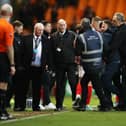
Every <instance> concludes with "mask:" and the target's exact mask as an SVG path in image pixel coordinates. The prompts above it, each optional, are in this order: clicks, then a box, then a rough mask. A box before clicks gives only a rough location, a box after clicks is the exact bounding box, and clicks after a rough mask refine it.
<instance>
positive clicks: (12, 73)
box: [10, 66, 16, 76]
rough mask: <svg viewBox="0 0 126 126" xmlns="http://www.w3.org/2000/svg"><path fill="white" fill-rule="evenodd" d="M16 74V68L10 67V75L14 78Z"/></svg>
mask: <svg viewBox="0 0 126 126" xmlns="http://www.w3.org/2000/svg"><path fill="white" fill-rule="evenodd" d="M15 72H16V69H15V66H11V67H10V74H11V75H12V76H13V75H14V74H15Z"/></svg>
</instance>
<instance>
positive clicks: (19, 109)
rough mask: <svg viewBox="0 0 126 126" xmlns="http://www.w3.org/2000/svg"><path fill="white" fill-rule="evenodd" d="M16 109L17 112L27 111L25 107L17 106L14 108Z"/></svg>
mask: <svg viewBox="0 0 126 126" xmlns="http://www.w3.org/2000/svg"><path fill="white" fill-rule="evenodd" d="M14 111H16V112H19V111H25V109H24V108H20V107H17V108H14Z"/></svg>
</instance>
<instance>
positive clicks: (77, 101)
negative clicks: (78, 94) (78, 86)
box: [72, 98, 80, 109]
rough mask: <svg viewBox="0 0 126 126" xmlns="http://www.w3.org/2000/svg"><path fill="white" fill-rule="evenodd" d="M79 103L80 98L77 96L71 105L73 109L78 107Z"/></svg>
mask: <svg viewBox="0 0 126 126" xmlns="http://www.w3.org/2000/svg"><path fill="white" fill-rule="evenodd" d="M79 103H80V98H77V99H76V100H75V102H74V103H73V105H72V107H73V109H76V108H78V107H79Z"/></svg>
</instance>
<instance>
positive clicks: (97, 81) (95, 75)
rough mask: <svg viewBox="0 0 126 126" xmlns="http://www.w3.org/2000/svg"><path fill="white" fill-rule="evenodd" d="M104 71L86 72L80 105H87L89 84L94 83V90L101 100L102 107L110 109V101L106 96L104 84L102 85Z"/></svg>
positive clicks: (82, 84)
mask: <svg viewBox="0 0 126 126" xmlns="http://www.w3.org/2000/svg"><path fill="white" fill-rule="evenodd" d="M101 71H102V70H101V69H99V70H93V71H92V72H86V71H85V75H84V77H83V78H82V80H81V87H82V97H81V102H80V104H81V105H82V106H83V105H86V99H87V94H88V83H89V81H91V82H92V85H93V88H94V89H95V92H96V94H97V96H98V98H99V100H100V105H101V106H102V107H108V101H107V99H106V97H105V95H104V91H103V87H102V83H101V73H102V72H101Z"/></svg>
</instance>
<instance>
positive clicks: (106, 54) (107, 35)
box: [101, 29, 120, 63]
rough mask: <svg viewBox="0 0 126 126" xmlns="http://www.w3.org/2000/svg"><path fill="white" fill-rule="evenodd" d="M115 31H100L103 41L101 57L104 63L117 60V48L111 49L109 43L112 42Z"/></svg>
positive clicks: (118, 58) (118, 57)
mask: <svg viewBox="0 0 126 126" xmlns="http://www.w3.org/2000/svg"><path fill="white" fill-rule="evenodd" d="M115 33H116V31H115V30H113V29H107V30H106V31H105V32H103V33H101V35H102V37H103V42H104V50H103V59H104V60H105V62H106V63H110V62H119V61H120V56H119V50H118V49H116V50H114V51H112V50H111V49H110V45H111V44H113V42H114V41H113V38H114V37H115Z"/></svg>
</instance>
